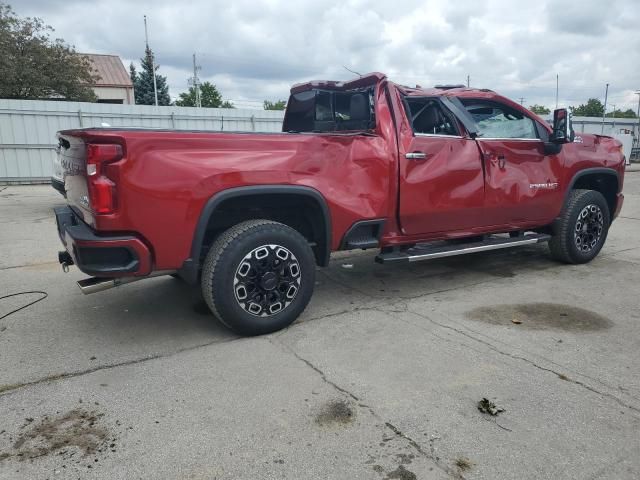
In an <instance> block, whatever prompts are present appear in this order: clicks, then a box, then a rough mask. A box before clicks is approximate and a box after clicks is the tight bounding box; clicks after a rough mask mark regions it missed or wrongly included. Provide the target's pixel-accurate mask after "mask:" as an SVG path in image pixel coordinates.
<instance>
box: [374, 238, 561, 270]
mask: <svg viewBox="0 0 640 480" xmlns="http://www.w3.org/2000/svg"><path fill="white" fill-rule="evenodd" d="M550 238H551V235H546V234H543V233H538V234H529V235H521V236H519V237H513V238H505V237H498V236H487V237H485V238H484V239H483V240H479V241H475V242H467V243H458V244H453V245H452V244H451V243H446V244H442V243H441V242H438V243H437V244H418V245H416V246H415V247H412V248H409V249H408V250H402V251H392V252H388V253H380V254H379V255H378V256H377V257H376V262H378V263H390V262H419V261H422V260H432V259H434V258H444V257H453V256H456V255H465V254H467V253H476V252H486V251H489V250H499V249H502V248H511V247H519V246H521V245H531V244H533V243H541V242H547V241H549V239H550Z"/></svg>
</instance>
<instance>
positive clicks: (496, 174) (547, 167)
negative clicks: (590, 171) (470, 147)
mask: <svg viewBox="0 0 640 480" xmlns="http://www.w3.org/2000/svg"><path fill="white" fill-rule="evenodd" d="M462 104H463V105H464V106H465V108H466V110H467V111H468V112H469V114H470V115H471V116H472V117H473V119H474V120H475V122H476V127H477V130H478V134H477V137H476V141H477V142H478V147H479V149H480V151H481V153H482V159H483V162H484V169H485V182H486V185H485V215H486V216H487V221H488V223H489V224H491V225H515V224H518V223H523V222H531V221H541V220H545V221H551V220H552V219H553V218H554V216H555V215H556V214H557V213H558V212H557V207H558V205H560V204H562V198H561V197H562V192H561V189H560V184H559V179H560V175H561V172H562V161H561V159H560V157H559V155H546V154H545V144H544V141H545V140H548V138H543V137H544V136H545V135H546V137H548V133H547V131H546V129H544V127H542V125H538V124H537V122H536V121H535V120H534V119H533V118H531V117H529V116H527V115H526V114H524V113H523V112H521V111H520V110H518V109H515V108H513V107H511V106H509V105H507V104H504V103H501V102H496V101H489V100H476V99H462Z"/></svg>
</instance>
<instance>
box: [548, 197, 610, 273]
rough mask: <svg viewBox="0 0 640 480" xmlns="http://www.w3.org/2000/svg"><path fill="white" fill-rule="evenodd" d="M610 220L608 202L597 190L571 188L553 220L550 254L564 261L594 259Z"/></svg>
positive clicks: (575, 261) (603, 239)
mask: <svg viewBox="0 0 640 480" xmlns="http://www.w3.org/2000/svg"><path fill="white" fill-rule="evenodd" d="M609 224H610V214H609V206H608V205H607V201H606V200H605V198H604V197H603V196H602V194H601V193H600V192H596V191H594V190H572V191H571V192H570V194H569V198H568V200H567V203H566V205H565V207H564V209H563V211H562V214H561V215H560V218H559V219H558V220H557V221H556V223H555V224H554V228H553V236H552V238H551V240H550V241H549V249H550V250H551V256H552V257H553V258H555V259H556V260H560V261H562V262H565V263H586V262H589V261H591V260H593V259H594V258H595V257H596V256H597V255H598V253H599V252H600V250H601V249H602V247H603V245H604V242H605V240H606V239H607V233H608V230H609Z"/></svg>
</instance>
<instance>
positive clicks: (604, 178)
mask: <svg viewBox="0 0 640 480" xmlns="http://www.w3.org/2000/svg"><path fill="white" fill-rule="evenodd" d="M619 188H620V179H619V176H618V172H617V171H616V170H614V169H613V168H605V167H598V168H586V169H584V170H580V171H579V172H577V173H576V174H575V175H574V176H573V178H572V179H571V181H570V182H569V187H568V188H567V191H566V192H565V204H566V202H567V199H568V198H569V194H570V192H571V191H572V190H576V189H586V190H595V191H597V192H600V193H601V194H602V196H603V197H604V198H605V200H606V201H607V206H608V207H609V213H610V217H611V221H613V214H614V212H615V210H616V204H617V202H618V198H617V193H618V190H619Z"/></svg>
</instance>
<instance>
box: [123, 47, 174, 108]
mask: <svg viewBox="0 0 640 480" xmlns="http://www.w3.org/2000/svg"><path fill="white" fill-rule="evenodd" d="M154 58H155V57H154V55H153V51H152V50H151V49H150V48H149V47H146V48H145V51H144V58H141V59H140V63H141V66H142V70H141V71H140V73H138V72H136V69H135V67H134V66H133V64H132V65H130V66H129V74H130V75H131V81H132V82H133V90H134V93H135V97H136V105H155V104H156V99H155V94H154V92H153V75H154V74H155V76H156V88H157V90H158V105H170V104H171V98H169V87H168V85H167V77H165V76H163V75H160V74H158V69H159V68H160V66H159V65H158V64H155V65H154V63H155V62H154ZM154 66H155V72H154V71H153V70H154Z"/></svg>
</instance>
